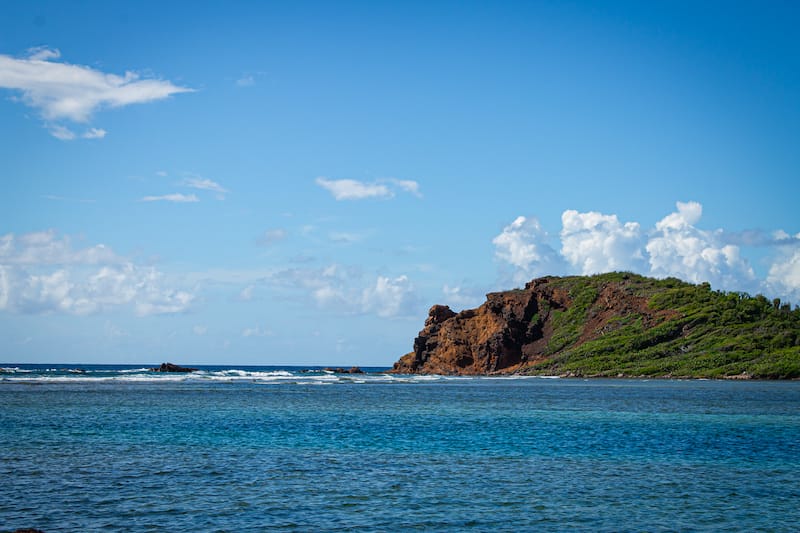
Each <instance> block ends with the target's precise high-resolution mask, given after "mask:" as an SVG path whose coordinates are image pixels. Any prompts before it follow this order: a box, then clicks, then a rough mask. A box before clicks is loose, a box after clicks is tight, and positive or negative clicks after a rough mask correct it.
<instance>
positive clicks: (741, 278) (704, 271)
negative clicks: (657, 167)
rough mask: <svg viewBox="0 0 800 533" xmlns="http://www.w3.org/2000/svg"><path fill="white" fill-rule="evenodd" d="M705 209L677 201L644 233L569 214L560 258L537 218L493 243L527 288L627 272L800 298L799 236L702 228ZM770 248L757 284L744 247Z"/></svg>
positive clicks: (522, 220)
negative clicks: (543, 280)
mask: <svg viewBox="0 0 800 533" xmlns="http://www.w3.org/2000/svg"><path fill="white" fill-rule="evenodd" d="M702 216H703V206H702V205H701V204H700V203H698V202H677V203H676V210H675V211H674V212H672V213H669V214H667V215H666V216H664V217H663V218H662V219H661V220H659V221H658V222H657V223H656V224H655V227H653V228H652V229H650V230H648V231H645V230H643V229H642V228H641V226H640V224H638V223H637V222H625V223H623V222H621V221H620V220H619V218H618V217H617V216H616V215H613V214H603V213H599V212H594V211H590V212H585V213H581V212H578V211H575V210H566V211H564V212H563V214H562V217H561V222H562V229H561V231H560V233H559V237H560V239H561V250H560V254H556V253H555V252H554V251H553V250H552V249H551V248H549V246H548V245H547V243H546V242H547V234H546V232H545V231H544V230H543V229H542V228H541V226H540V224H539V222H538V221H537V220H536V219H535V218H531V219H528V218H526V217H518V218H517V219H516V220H514V222H512V223H511V224H510V225H508V226H506V227H505V228H504V229H503V231H502V233H501V234H500V235H498V236H496V237H495V238H494V240H493V243H494V245H495V255H496V257H497V258H498V259H499V260H500V261H501V262H502V263H503V264H506V265H508V267H510V268H512V269H513V271H514V274H513V279H514V280H515V281H517V282H522V281H525V280H528V279H531V278H533V277H535V276H538V275H544V274H559V273H561V272H560V267H561V266H564V265H566V266H567V267H568V268H566V270H565V271H566V272H567V273H570V274H594V273H601V272H609V271H614V270H630V271H633V272H638V273H641V274H645V275H649V276H654V277H661V278H663V277H669V276H673V277H677V278H680V279H683V280H685V281H689V282H692V283H701V282H709V283H711V285H712V286H713V287H714V288H716V289H721V290H730V291H746V292H750V293H758V292H763V293H765V294H769V295H775V296H780V297H782V298H786V297H789V298H791V299H794V300H797V299H798V298H800V234H797V235H795V236H792V235H789V234H788V233H786V232H785V231H782V230H779V231H775V232H771V233H769V232H765V231H761V230H750V231H745V232H739V233H733V234H732V233H726V232H725V231H723V230H720V229H717V230H706V229H702V228H700V227H698V224H699V223H700V221H701V218H702ZM740 245H741V246H759V247H771V248H772V249H773V250H774V256H773V259H772V263H771V266H770V267H769V273H768V275H767V277H766V279H758V278H757V277H756V274H755V272H754V270H753V268H752V266H751V265H750V263H749V262H748V260H747V259H746V258H745V257H744V256H743V254H742V248H741V246H740Z"/></svg>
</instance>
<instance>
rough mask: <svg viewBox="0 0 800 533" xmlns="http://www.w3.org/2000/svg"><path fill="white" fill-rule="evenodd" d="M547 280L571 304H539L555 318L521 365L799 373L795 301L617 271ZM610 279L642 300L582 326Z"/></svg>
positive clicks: (571, 370) (569, 369)
mask: <svg viewBox="0 0 800 533" xmlns="http://www.w3.org/2000/svg"><path fill="white" fill-rule="evenodd" d="M549 284H550V285H551V286H553V287H554V288H560V289H563V290H566V291H568V293H569V296H570V299H571V305H569V306H568V307H567V308H566V309H564V310H553V311H550V310H549V309H545V310H544V311H547V312H549V319H550V325H551V326H552V334H551V336H550V338H549V341H548V344H547V348H546V350H545V358H544V359H540V360H539V361H537V362H536V363H534V364H532V365H530V366H527V367H526V368H524V370H523V372H525V373H531V374H571V375H579V376H617V375H619V374H623V375H626V376H675V377H678V376H687V377H710V378H714V377H730V376H740V375H741V376H748V377H753V378H765V379H767V378H768V379H787V378H798V377H800V308H797V307H795V309H794V310H792V308H791V305H790V304H789V303H782V302H781V301H780V300H778V299H775V300H769V299H767V298H765V297H764V296H762V295H757V296H750V295H748V294H745V293H738V292H721V291H714V290H712V289H711V286H710V285H709V284H708V283H703V284H700V285H693V284H690V283H685V282H683V281H680V280H678V279H675V278H667V279H663V280H656V279H652V278H645V277H642V276H638V275H635V274H630V273H618V272H615V273H610V274H601V275H597V276H574V277H566V278H550V281H549ZM609 284H613V285H616V286H617V287H618V289H617V290H618V291H623V293H624V294H625V295H630V296H631V297H638V298H636V299H637V300H638V301H642V300H641V298H645V299H646V302H647V308H646V309H644V310H641V309H639V310H636V309H630V310H627V311H626V312H617V313H616V314H614V315H613V316H610V317H609V316H606V317H604V320H602V321H597V322H598V324H599V329H598V330H597V331H587V329H591V328H587V325H588V324H589V323H590V322H591V320H592V319H593V317H596V316H597V315H598V314H600V313H602V312H603V310H604V309H605V308H604V304H603V302H601V301H600V300H599V298H598V297H599V295H600V294H601V291H602V290H603V289H604V288H606V287H607V286H608V285H609ZM541 314H544V313H542V312H540V313H539V314H537V315H536V316H535V317H534V319H535V320H539V315H541ZM656 315H657V316H658V317H659V318H660V319H659V320H657V321H654V320H652V317H653V316H656ZM648 322H650V323H648Z"/></svg>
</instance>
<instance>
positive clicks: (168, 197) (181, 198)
mask: <svg viewBox="0 0 800 533" xmlns="http://www.w3.org/2000/svg"><path fill="white" fill-rule="evenodd" d="M141 201H142V202H174V203H192V202H199V201H200V199H199V198H198V197H197V196H196V195H194V194H181V193H178V192H176V193H173V194H164V195H162V196H145V197H144V198H142V200H141Z"/></svg>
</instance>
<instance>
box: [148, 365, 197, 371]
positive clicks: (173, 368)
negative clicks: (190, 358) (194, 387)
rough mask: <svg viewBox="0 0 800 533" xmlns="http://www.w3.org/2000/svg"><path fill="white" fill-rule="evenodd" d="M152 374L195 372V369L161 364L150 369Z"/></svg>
mask: <svg viewBox="0 0 800 533" xmlns="http://www.w3.org/2000/svg"><path fill="white" fill-rule="evenodd" d="M150 370H151V371H152V372H196V371H197V369H196V368H189V367H185V366H179V365H174V364H172V363H161V366H157V367H155V368H151V369H150Z"/></svg>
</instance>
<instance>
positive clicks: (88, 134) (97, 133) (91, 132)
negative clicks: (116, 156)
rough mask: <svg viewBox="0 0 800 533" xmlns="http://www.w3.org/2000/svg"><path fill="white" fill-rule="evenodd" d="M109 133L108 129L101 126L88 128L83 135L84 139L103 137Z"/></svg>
mask: <svg viewBox="0 0 800 533" xmlns="http://www.w3.org/2000/svg"><path fill="white" fill-rule="evenodd" d="M106 133H108V132H107V131H106V130H104V129H101V128H90V129H88V130H86V131H85V132H84V133H83V135H81V137H83V138H84V139H102V138H103V137H105V136H106Z"/></svg>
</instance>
